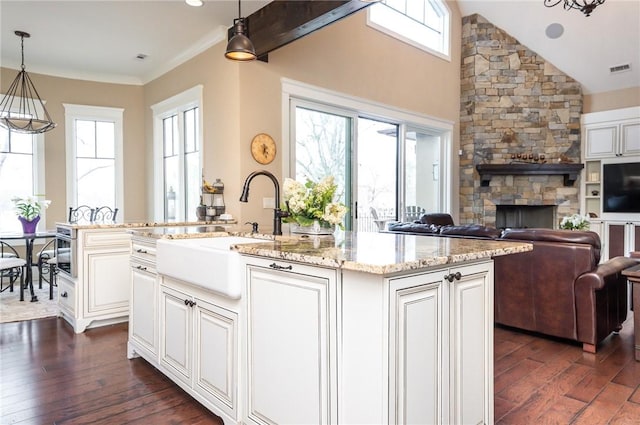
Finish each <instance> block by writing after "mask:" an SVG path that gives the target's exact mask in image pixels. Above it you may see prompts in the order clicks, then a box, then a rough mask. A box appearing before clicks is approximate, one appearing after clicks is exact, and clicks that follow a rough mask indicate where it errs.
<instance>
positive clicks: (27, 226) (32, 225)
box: [18, 215, 40, 234]
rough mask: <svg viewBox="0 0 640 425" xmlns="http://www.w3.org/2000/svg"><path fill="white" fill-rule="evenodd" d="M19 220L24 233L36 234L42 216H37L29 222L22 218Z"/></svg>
mask: <svg viewBox="0 0 640 425" xmlns="http://www.w3.org/2000/svg"><path fill="white" fill-rule="evenodd" d="M18 220H20V223H22V231H23V232H24V233H25V234H28V233H35V232H36V227H38V222H39V221H40V216H39V215H37V216H35V217H34V218H33V220H27V219H26V218H24V217H22V216H18Z"/></svg>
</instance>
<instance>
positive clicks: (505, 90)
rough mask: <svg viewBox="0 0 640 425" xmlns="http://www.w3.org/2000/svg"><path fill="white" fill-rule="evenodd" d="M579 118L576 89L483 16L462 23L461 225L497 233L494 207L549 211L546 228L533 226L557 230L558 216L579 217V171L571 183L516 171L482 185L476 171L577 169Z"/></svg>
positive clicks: (562, 178)
mask: <svg viewBox="0 0 640 425" xmlns="http://www.w3.org/2000/svg"><path fill="white" fill-rule="evenodd" d="M581 113H582V89H581V87H580V84H579V83H578V82H576V81H575V80H573V79H572V78H571V77H569V76H567V75H565V74H564V73H562V72H561V71H560V70H558V69H557V68H555V67H554V66H553V65H552V64H550V63H548V62H547V61H546V60H545V59H544V58H542V57H540V56H538V55H537V54H536V53H535V52H533V51H531V50H529V49H528V48H527V47H526V46H524V45H522V44H520V43H519V42H518V40H516V39H514V38H513V37H511V36H510V35H509V34H507V33H505V32H504V31H502V30H501V29H500V28H497V27H496V26H494V25H493V24H491V23H489V22H488V21H487V20H485V19H484V18H483V17H482V16H479V15H471V16H467V17H464V18H463V26H462V65H461V105H460V148H461V150H462V155H461V157H460V168H461V171H460V222H461V223H478V224H484V225H487V226H496V224H497V223H496V219H497V216H496V213H497V210H498V206H501V207H503V206H514V207H516V206H531V207H549V208H548V209H547V210H548V211H552V213H551V221H552V222H551V225H550V226H547V225H545V226H538V227H557V226H558V221H559V218H560V217H562V216H565V215H568V214H574V213H576V212H578V211H579V207H580V205H579V181H576V179H577V178H578V175H579V171H578V172H576V173H574V174H573V175H572V177H571V178H570V179H567V177H566V175H565V176H563V175H560V174H558V173H549V174H545V173H542V172H541V173H520V172H519V171H518V172H514V173H513V174H510V173H508V172H507V173H501V174H499V175H493V176H491V178H490V180H489V179H486V178H481V176H480V174H479V172H478V170H477V166H478V165H491V164H527V165H526V167H531V168H532V169H538V171H541V169H548V168H552V167H548V165H552V164H553V165H554V166H555V165H558V164H572V165H574V166H578V165H579V162H580V114H581ZM540 164H542V166H540ZM535 209H536V208H534V209H533V210H535ZM533 210H532V211H533ZM542 210H544V209H542ZM500 214H502V212H501V213H500ZM522 214H525V216H526V214H528V213H518V216H519V217H521V218H522V217H523V215H522ZM507 215H508V216H509V217H511V218H513V217H515V216H516V215H514V214H511V213H509V214H507ZM502 219H503V217H502V216H501V218H500V220H502ZM546 220H548V218H547V219H546ZM545 222H546V223H548V221H545ZM499 224H502V223H499ZM527 227H532V226H529V225H527Z"/></svg>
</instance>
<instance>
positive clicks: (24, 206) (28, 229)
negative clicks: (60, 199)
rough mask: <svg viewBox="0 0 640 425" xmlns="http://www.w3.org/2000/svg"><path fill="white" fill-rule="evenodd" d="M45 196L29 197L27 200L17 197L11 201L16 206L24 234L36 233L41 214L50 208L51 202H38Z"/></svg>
mask: <svg viewBox="0 0 640 425" xmlns="http://www.w3.org/2000/svg"><path fill="white" fill-rule="evenodd" d="M43 196H44V195H34V196H27V197H25V198H21V197H17V196H16V197H15V198H13V199H11V201H12V202H13V204H14V205H15V210H16V215H17V216H18V220H20V223H22V230H23V231H24V233H35V232H36V227H37V226H38V222H39V221H40V212H41V211H42V210H43V209H46V208H47V207H49V204H50V203H51V201H49V200H38V197H43Z"/></svg>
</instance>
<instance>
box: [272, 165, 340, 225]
mask: <svg viewBox="0 0 640 425" xmlns="http://www.w3.org/2000/svg"><path fill="white" fill-rule="evenodd" d="M336 187H337V185H336V184H335V182H334V179H333V176H328V177H325V178H323V179H322V180H320V181H319V182H318V183H315V182H313V181H311V180H307V183H306V184H302V183H300V182H298V181H296V180H293V179H290V178H286V179H285V180H284V196H283V199H284V206H283V207H282V209H283V210H285V211H288V212H289V217H286V218H285V219H284V220H283V221H285V222H287V223H292V222H295V223H298V224H299V225H300V226H310V225H312V224H313V222H314V221H316V220H317V221H318V222H320V223H321V224H330V225H337V226H339V227H340V228H343V224H342V219H343V218H344V216H345V214H346V213H347V207H346V206H345V205H344V204H342V203H340V202H334V201H333V197H334V195H335V192H336Z"/></svg>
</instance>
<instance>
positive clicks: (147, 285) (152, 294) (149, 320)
mask: <svg viewBox="0 0 640 425" xmlns="http://www.w3.org/2000/svg"><path fill="white" fill-rule="evenodd" d="M156 277H157V276H156V274H155V273H153V272H151V271H149V270H148V269H147V266H143V265H140V264H134V265H133V267H132V268H131V309H130V311H129V337H130V338H131V339H132V340H133V341H135V343H137V345H138V346H139V347H141V348H142V349H144V350H146V351H147V352H148V354H151V355H152V356H153V357H154V358H155V357H156V356H157V354H158V320H159V317H158V282H157V279H156ZM156 361H157V359H156Z"/></svg>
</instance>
